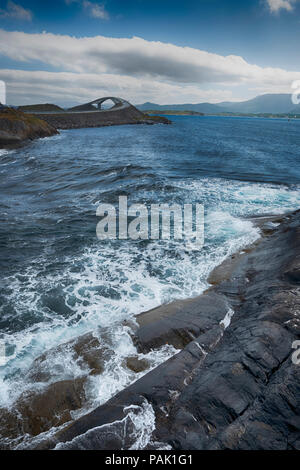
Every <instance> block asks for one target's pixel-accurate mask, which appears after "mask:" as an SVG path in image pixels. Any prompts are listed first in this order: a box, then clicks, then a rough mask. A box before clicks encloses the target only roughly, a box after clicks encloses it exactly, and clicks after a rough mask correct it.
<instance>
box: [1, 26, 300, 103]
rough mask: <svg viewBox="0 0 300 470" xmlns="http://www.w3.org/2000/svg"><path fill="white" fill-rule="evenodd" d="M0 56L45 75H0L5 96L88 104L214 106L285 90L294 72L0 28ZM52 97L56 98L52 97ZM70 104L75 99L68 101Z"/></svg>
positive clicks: (158, 45)
mask: <svg viewBox="0 0 300 470" xmlns="http://www.w3.org/2000/svg"><path fill="white" fill-rule="evenodd" d="M0 54H2V55H3V56H6V57H8V58H10V59H13V60H15V61H18V62H19V63H20V68H21V65H22V64H34V65H35V68H38V67H39V66H41V64H43V68H44V67H45V65H46V66H47V67H48V68H50V70H51V72H39V71H37V72H25V71H22V70H19V71H8V70H5V71H3V70H2V71H0V79H2V80H7V85H8V93H9V94H12V93H11V90H12V89H14V90H15V93H17V90H19V91H18V94H19V95H20V94H21V89H22V87H23V90H24V96H26V94H25V89H26V90H28V93H31V95H32V94H33V93H35V91H34V90H33V87H32V81H31V80H32V79H34V80H35V81H36V85H35V86H38V89H39V90H40V93H41V92H42V90H44V93H45V98H44V99H46V97H47V96H48V95H47V87H48V90H49V94H50V93H51V95H53V98H55V96H60V95H66V94H68V93H69V91H70V90H72V93H74V94H75V96H76V99H78V100H81V101H84V100H85V98H87V97H88V98H91V99H92V98H94V97H98V94H99V96H101V95H103V94H104V92H106V91H109V92H110V93H113V94H119V95H121V96H122V95H123V96H124V97H127V98H128V99H131V100H133V101H134V102H138V101H140V100H145V99H146V100H150V99H151V100H153V99H154V100H155V101H161V102H165V103H171V102H177V103H180V102H187V100H188V101H190V102H197V101H200V100H201V101H203V100H209V101H210V102H217V101H222V100H226V99H229V98H230V97H231V96H232V92H233V91H234V89H235V87H243V86H245V87H248V88H249V87H250V88H252V89H255V90H261V92H262V93H263V92H269V91H270V92H281V91H285V92H286V93H288V92H290V87H291V83H292V82H293V81H294V80H297V79H300V72H299V71H287V70H284V69H280V68H271V67H260V66H257V65H255V64H250V63H248V62H247V61H246V60H245V59H243V58H242V57H240V56H235V55H229V56H221V55H218V54H213V53H209V52H206V51H203V50H200V49H193V48H190V47H179V46H176V45H174V44H169V43H163V42H158V41H146V40H144V39H142V38H138V37H133V38H109V37H104V36H96V37H84V38H76V37H72V36H67V35H55V34H52V33H44V34H27V33H23V32H7V31H4V30H0ZM55 93H56V95H55ZM73 101H74V100H73Z"/></svg>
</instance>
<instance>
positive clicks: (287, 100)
mask: <svg viewBox="0 0 300 470" xmlns="http://www.w3.org/2000/svg"><path fill="white" fill-rule="evenodd" d="M136 107H137V108H138V109H140V110H141V111H146V110H150V109H151V110H155V111H164V110H173V111H175V110H176V111H195V112H200V113H205V114H220V113H233V114H234V113H241V114H289V113H292V114H294V113H295V114H297V113H299V114H300V105H298V106H295V105H294V104H293V103H292V99H291V95H290V94H265V95H260V96H256V97H255V98H252V99H251V100H247V101H241V102H236V103H235V102H230V101H224V102H222V103H218V104H212V103H198V104H189V103H187V104H172V105H170V104H168V105H159V104H155V103H149V102H147V103H144V104H141V105H137V106H136Z"/></svg>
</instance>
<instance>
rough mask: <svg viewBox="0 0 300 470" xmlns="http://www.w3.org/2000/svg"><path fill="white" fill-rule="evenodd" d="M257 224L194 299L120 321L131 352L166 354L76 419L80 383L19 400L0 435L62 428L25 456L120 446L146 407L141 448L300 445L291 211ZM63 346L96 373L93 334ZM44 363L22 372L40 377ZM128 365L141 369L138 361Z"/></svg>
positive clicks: (299, 244)
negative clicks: (147, 429)
mask: <svg viewBox="0 0 300 470" xmlns="http://www.w3.org/2000/svg"><path fill="white" fill-rule="evenodd" d="M257 223H259V224H260V226H261V229H262V233H263V236H262V238H261V239H260V240H258V241H257V242H256V243H255V244H254V245H253V246H251V247H249V248H247V249H245V250H243V251H242V252H241V253H239V254H236V255H233V256H232V257H231V258H229V259H228V260H226V261H225V262H224V263H223V264H222V265H221V266H219V267H218V268H216V269H215V270H214V271H213V272H212V273H211V275H210V279H209V281H210V283H211V287H210V288H209V289H208V290H207V291H206V292H205V293H204V294H202V295H200V296H199V297H196V298H193V299H187V300H184V301H175V302H173V303H171V304H168V305H162V306H161V307H158V308H156V309H153V310H151V311H149V312H145V313H142V314H140V315H139V316H138V317H137V321H136V323H134V324H133V325H131V328H132V337H133V341H134V342H135V344H136V346H137V349H138V351H139V352H147V351H149V350H151V349H153V348H157V347H160V346H162V345H164V344H166V343H168V344H172V345H173V346H174V347H175V348H177V349H178V350H179V352H178V353H177V354H176V355H174V356H173V357H172V358H171V359H169V360H168V361H166V362H165V363H163V364H161V365H160V366H159V367H157V368H155V369H153V370H152V371H150V372H148V373H146V374H145V375H144V376H143V377H142V378H140V379H139V380H137V381H136V382H134V383H133V384H132V385H130V386H129V387H127V388H126V389H124V390H123V391H121V392H119V393H118V394H117V395H116V396H114V397H113V398H111V399H110V400H109V401H108V402H106V403H105V404H103V405H102V406H100V407H98V408H96V409H95V410H93V411H92V412H90V413H88V414H86V415H84V416H82V417H81V418H79V419H75V420H72V419H70V418H71V415H70V410H72V409H73V410H74V409H77V408H80V407H82V406H83V404H84V385H83V383H82V381H81V382H80V381H77V382H74V381H73V382H72V381H64V382H63V383H62V382H60V383H57V384H52V385H50V386H49V388H48V389H47V390H46V391H44V392H43V394H40V395H35V397H34V399H33V397H23V398H22V400H23V401H22V400H21V401H20V402H19V404H18V407H19V409H18V416H19V421H18V423H16V420H15V418H13V417H12V414H10V415H9V413H11V411H10V412H8V411H7V412H4V410H1V412H0V420H1V422H2V423H3V425H1V428H2V429H4V430H5V429H6V431H5V433H6V436H5V437H6V438H12V437H16V436H17V435H18V433H19V432H20V426H21V427H23V428H24V427H25V428H26V429H23V430H24V432H27V433H29V434H31V435H38V434H39V433H40V432H44V431H46V430H47V429H49V428H50V427H52V426H55V425H57V426H59V425H62V424H63V423H66V424H65V425H64V427H63V428H62V429H60V430H58V431H57V432H56V433H52V434H51V437H49V436H46V435H45V437H44V438H43V437H41V438H40V439H39V440H38V442H35V444H33V443H32V444H29V448H35V449H53V448H54V447H56V446H57V447H58V448H63V449H107V450H110V449H113V450H116V449H130V448H131V447H132V445H133V443H134V439H136V435H135V433H134V431H133V430H132V429H131V427H132V413H138V412H140V411H141V410H143V409H144V408H143V407H145V405H147V406H150V408H151V410H152V412H153V414H154V417H155V430H154V432H153V433H152V436H151V440H149V442H148V443H147V445H146V448H148V449H156V448H169V449H180V450H194V449H196V450H197V449H198V450H202V449H232V450H234V449H238V450H253V449H254V450H262V449H264V450H270V449H276V450H280V449H284V450H287V449H300V421H299V416H300V393H299V389H300V364H299V365H297V364H294V363H293V361H292V353H293V349H292V345H293V343H294V341H296V340H299V339H300V289H299V284H300V211H297V212H295V213H293V214H289V215H286V216H283V217H273V218H272V219H270V218H269V219H261V220H258V221H257ZM71 347H72V348H74V351H75V353H76V354H77V357H79V358H80V359H81V360H84V361H86V363H88V364H89V367H90V370H91V371H92V373H95V374H101V370H102V365H103V360H104V359H105V354H106V353H105V350H103V349H102V348H101V344H99V342H97V339H96V338H95V337H94V335H93V333H91V334H89V335H85V336H84V337H81V338H78V339H76V340H74V341H73V343H72V345H71ZM48 354H53V351H52V352H51V351H49V353H48ZM46 356H47V353H46V354H45V357H40V358H37V359H36V361H35V363H34V364H33V367H32V370H31V371H30V372H31V373H33V374H34V373H35V374H42V373H43V361H44V360H45V359H46ZM130 364H131V366H132V367H133V368H134V367H136V368H137V370H141V369H139V368H143V367H146V365H143V364H140V363H139V361H138V359H137V358H135V359H134V358H131V362H130ZM37 380H40V379H39V378H38V375H37ZM49 397H52V399H51V400H50V401H49ZM26 400H27V402H26ZM26 403H27V404H26ZM49 403H50V405H49ZM51 407H52V409H51ZM28 410H30V412H29V411H28ZM5 413H6V414H5ZM22 413H23V417H22ZM46 415H47V416H46ZM58 416H60V419H59V418H58ZM128 417H129V418H130V419H129V418H128ZM54 418H55V419H54ZM127 418H128V419H129V421H128V419H127ZM47 420H48V424H47V425H46V426H45V423H47ZM55 420H56V421H55ZM54 421H55V422H54ZM130 423H131V424H130ZM3 437H4V436H3ZM2 442H3V440H2ZM2 446H3V444H2ZM159 446H160V447H159Z"/></svg>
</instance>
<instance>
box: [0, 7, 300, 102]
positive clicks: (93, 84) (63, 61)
mask: <svg viewBox="0 0 300 470" xmlns="http://www.w3.org/2000/svg"><path fill="white" fill-rule="evenodd" d="M0 28H1V32H0V41H1V42H0V79H2V80H5V82H6V84H7V91H8V101H11V102H13V101H14V102H16V101H18V102H24V103H25V102H33V101H34V102H37V101H39V100H43V101H53V100H55V101H56V102H58V103H60V104H66V105H67V104H70V103H75V102H78V101H81V102H82V101H85V100H86V99H89V98H91V99H92V98H97V97H98V94H99V93H100V95H102V94H105V93H106V92H108V91H110V90H111V94H120V93H122V94H123V95H124V94H125V96H124V97H125V98H126V97H127V98H129V99H130V100H132V101H133V102H135V103H137V102H142V101H148V100H149V101H157V102H166V103H167V102H169V103H170V102H175V101H176V102H186V101H187V100H188V101H190V102H199V101H210V102H218V101H222V100H231V99H232V100H238V99H247V98H251V97H253V96H256V95H257V94H261V93H264V92H275V93H276V92H285V93H289V92H290V86H291V83H292V81H293V80H298V79H300V60H299V58H300V57H299V44H300V0H243V1H237V0H197V1H192V0H186V1H185V2H183V1H178V0H172V1H170V0H160V1H159V0H106V1H104V2H101V1H94V0H53V1H47V0H46V1H43V2H41V1H36V0H29V1H25V0H20V1H19V0H15V1H14V2H12V1H11V0H9V1H7V0H5V1H3V0H0ZM20 33H22V35H21V36H20ZM87 37H88V38H90V40H89V41H88V44H87V41H85V40H84V39H83V38H87ZM136 37H137V38H139V40H136V39H132V38H136ZM23 48H24V50H23ZM186 48H188V49H186ZM76 50H77V54H76ZM50 51H51V52H52V56H51V53H50ZM232 56H234V57H233V58H232ZM228 57H229V58H228ZM56 58H57V60H56ZM93 64H94V65H93ZM47 72H48V74H47ZM222 74H223V75H222ZM222 76H223V78H224V79H222ZM97 77H98V80H97ZM70 82H71V83H72V87H71V88H70V86H68V83H69V84H70ZM32 84H34V87H33V86H32ZM30 86H31V87H32V89H31V90H30ZM47 87H48V92H47ZM147 87H148V93H147V91H146V90H147ZM33 88H34V89H33ZM72 91H73V95H72ZM155 98H156V99H155ZM176 98H177V99H176Z"/></svg>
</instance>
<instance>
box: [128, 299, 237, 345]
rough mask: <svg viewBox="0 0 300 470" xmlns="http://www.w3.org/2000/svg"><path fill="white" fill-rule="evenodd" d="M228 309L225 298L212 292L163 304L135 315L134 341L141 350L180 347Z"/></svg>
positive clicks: (222, 315) (216, 323) (213, 323)
mask: <svg viewBox="0 0 300 470" xmlns="http://www.w3.org/2000/svg"><path fill="white" fill-rule="evenodd" d="M228 309H229V305H228V302H227V301H226V299H225V297H223V296H221V295H218V294H215V293H206V294H204V295H202V296H200V297H196V298H195V299H188V300H182V301H177V302H172V303H171V304H168V305H162V306H161V307H158V308H155V309H153V310H150V311H148V312H145V313H142V314H141V315H138V316H137V318H136V320H137V323H138V325H139V328H138V329H137V330H136V331H135V334H134V341H135V343H136V345H137V347H138V350H139V351H141V352H148V351H150V350H151V349H155V348H158V347H160V346H162V345H164V344H166V343H168V344H171V345H173V346H174V347H175V348H176V349H183V348H184V347H185V346H186V345H187V344H189V343H190V342H191V341H193V340H194V339H195V338H196V337H197V336H199V335H200V334H201V333H204V332H206V331H208V330H210V329H211V328H213V327H216V326H217V325H219V323H220V322H221V321H222V320H223V319H224V317H225V316H226V314H227V312H228Z"/></svg>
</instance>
